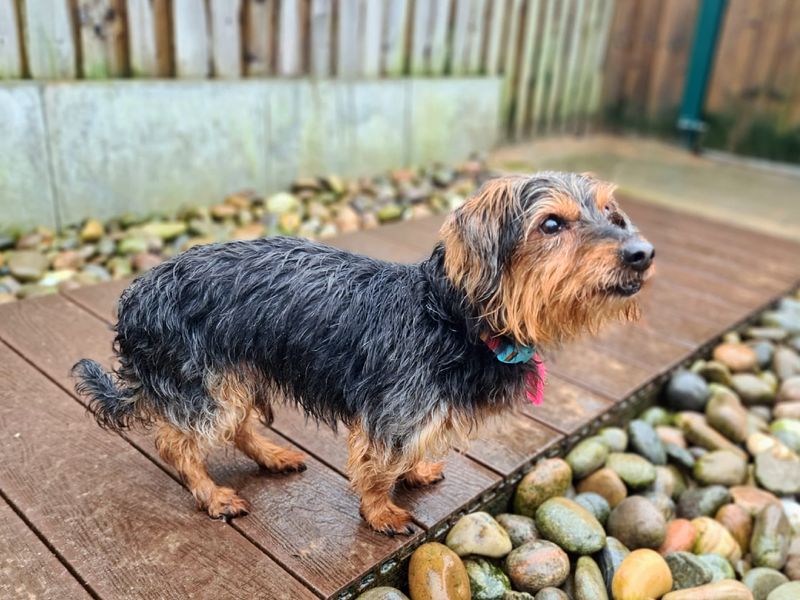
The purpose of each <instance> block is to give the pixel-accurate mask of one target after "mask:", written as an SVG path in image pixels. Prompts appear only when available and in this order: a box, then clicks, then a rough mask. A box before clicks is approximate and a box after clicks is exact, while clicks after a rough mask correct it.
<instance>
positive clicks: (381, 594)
mask: <svg viewBox="0 0 800 600" xmlns="http://www.w3.org/2000/svg"><path fill="white" fill-rule="evenodd" d="M356 600H408V596H406V595H405V594H404V593H403V592H401V591H400V590H398V589H397V588H393V587H383V586H382V587H376V588H372V589H371V590H367V591H366V592H364V593H363V594H361V595H360V596H358V597H357V598H356Z"/></svg>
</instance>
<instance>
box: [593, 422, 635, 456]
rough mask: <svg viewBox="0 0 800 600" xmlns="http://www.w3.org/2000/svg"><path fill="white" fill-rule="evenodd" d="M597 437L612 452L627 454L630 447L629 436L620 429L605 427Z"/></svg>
mask: <svg viewBox="0 0 800 600" xmlns="http://www.w3.org/2000/svg"><path fill="white" fill-rule="evenodd" d="M597 437H598V438H600V439H601V440H602V442H603V443H604V444H605V445H606V446H608V449H609V450H610V451H611V452H625V449H626V448H627V447H628V434H627V433H625V430H624V429H622V428H620V427H603V429H601V430H600V431H598V432H597Z"/></svg>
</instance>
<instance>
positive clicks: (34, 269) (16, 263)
mask: <svg viewBox="0 0 800 600" xmlns="http://www.w3.org/2000/svg"><path fill="white" fill-rule="evenodd" d="M48 264H49V261H48V260H47V257H46V256H45V255H44V254H42V253H41V252H39V251H38V250H17V251H15V252H12V253H11V256H10V258H9V259H8V270H9V272H10V273H11V274H12V275H13V276H14V277H16V278H17V279H18V280H20V281H23V282H26V281H37V280H38V279H40V278H41V277H42V276H43V275H44V273H45V271H47V267H48Z"/></svg>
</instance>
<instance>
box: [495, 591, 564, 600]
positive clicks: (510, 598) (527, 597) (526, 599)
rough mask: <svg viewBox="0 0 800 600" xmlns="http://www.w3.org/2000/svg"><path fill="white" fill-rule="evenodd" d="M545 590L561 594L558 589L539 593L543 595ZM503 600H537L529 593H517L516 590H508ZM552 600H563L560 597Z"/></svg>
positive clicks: (551, 598)
mask: <svg viewBox="0 0 800 600" xmlns="http://www.w3.org/2000/svg"><path fill="white" fill-rule="evenodd" d="M545 590H556V591H557V592H560V591H561V590H559V589H558V588H544V589H543V590H541V591H540V592H539V593H540V594H541V593H542V592H543V591H545ZM537 596H538V594H537ZM503 600H536V598H535V597H534V596H533V594H529V593H528V592H517V591H516V590H506V593H505V594H503ZM550 600H562V599H561V597H560V596H552V597H550ZM564 600H569V598H568V597H567V598H565V599H564Z"/></svg>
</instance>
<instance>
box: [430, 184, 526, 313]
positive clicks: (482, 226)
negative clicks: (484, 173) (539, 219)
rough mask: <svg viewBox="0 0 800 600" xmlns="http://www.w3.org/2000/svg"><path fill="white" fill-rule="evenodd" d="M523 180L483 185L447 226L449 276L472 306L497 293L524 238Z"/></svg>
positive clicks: (443, 232)
mask: <svg viewBox="0 0 800 600" xmlns="http://www.w3.org/2000/svg"><path fill="white" fill-rule="evenodd" d="M517 183H518V178H515V177H501V178H498V179H491V180H489V181H487V182H486V183H485V184H483V187H481V189H480V190H478V192H477V193H476V194H475V195H474V196H472V197H471V198H469V199H468V200H467V201H466V202H465V203H464V204H463V205H462V206H461V207H460V208H458V209H457V210H455V211H454V212H453V213H452V214H451V215H450V217H449V218H448V219H447V221H446V222H445V224H444V225H443V226H442V230H441V236H442V243H443V244H444V252H445V254H444V264H445V272H446V274H447V276H448V277H449V278H450V280H451V281H452V282H453V283H454V284H455V285H456V286H459V287H461V288H462V289H463V290H464V292H465V293H466V294H467V297H469V298H470V299H471V300H472V301H473V302H483V301H485V300H487V299H488V298H490V297H491V296H492V295H494V293H495V292H496V291H497V288H498V286H499V285H500V279H501V275H502V273H503V269H504V268H505V266H506V265H507V264H508V263H509V261H510V259H511V256H512V254H513V252H514V249H515V248H516V246H517V244H518V243H519V240H520V236H521V234H522V218H521V205H520V201H519V195H518V193H517V189H516V188H517Z"/></svg>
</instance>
